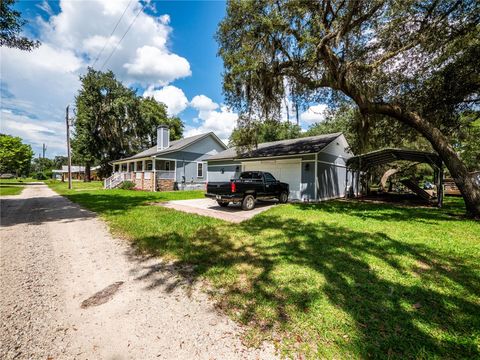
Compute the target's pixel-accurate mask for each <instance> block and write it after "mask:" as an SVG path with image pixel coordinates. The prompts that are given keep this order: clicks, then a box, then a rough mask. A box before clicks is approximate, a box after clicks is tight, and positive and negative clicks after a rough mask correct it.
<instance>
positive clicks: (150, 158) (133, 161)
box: [104, 126, 227, 191]
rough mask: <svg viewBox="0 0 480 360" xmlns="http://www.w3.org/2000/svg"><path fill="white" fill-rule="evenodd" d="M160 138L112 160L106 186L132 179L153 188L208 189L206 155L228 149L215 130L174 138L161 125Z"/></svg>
mask: <svg viewBox="0 0 480 360" xmlns="http://www.w3.org/2000/svg"><path fill="white" fill-rule="evenodd" d="M157 139H158V140H157V145H156V146H153V147H151V148H150V149H147V150H145V151H142V152H140V153H138V154H136V155H133V156H130V157H127V158H124V159H119V160H115V161H112V162H111V165H112V167H113V172H112V176H110V177H109V178H108V179H106V180H105V182H104V185H105V188H107V189H111V188H115V187H117V186H119V185H120V184H121V183H122V182H124V181H126V180H129V181H132V182H134V183H135V185H136V186H135V187H136V188H137V189H141V190H149V191H170V190H189V189H204V188H205V184H206V182H207V169H206V161H205V160H206V158H207V157H209V156H211V155H214V154H217V153H219V152H222V151H224V150H225V149H227V147H226V146H225V144H224V143H223V142H222V141H221V140H220V139H219V138H218V137H217V136H216V135H215V134H214V133H213V132H209V133H206V134H200V135H195V136H190V137H186V138H183V139H180V140H174V141H170V130H169V129H168V127H167V126H160V127H159V128H158V129H157Z"/></svg>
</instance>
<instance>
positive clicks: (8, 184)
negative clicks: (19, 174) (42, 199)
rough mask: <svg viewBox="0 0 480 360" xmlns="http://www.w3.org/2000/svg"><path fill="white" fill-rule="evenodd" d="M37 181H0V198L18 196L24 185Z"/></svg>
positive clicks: (24, 179)
mask: <svg viewBox="0 0 480 360" xmlns="http://www.w3.org/2000/svg"><path fill="white" fill-rule="evenodd" d="M32 181H38V180H35V179H32V178H18V179H1V180H0V196H5V195H19V194H20V193H21V192H22V190H23V189H24V187H25V183H27V182H32Z"/></svg>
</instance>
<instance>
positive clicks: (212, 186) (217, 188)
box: [207, 182, 231, 195]
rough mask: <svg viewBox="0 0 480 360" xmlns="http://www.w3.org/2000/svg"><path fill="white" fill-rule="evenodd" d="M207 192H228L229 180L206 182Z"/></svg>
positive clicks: (224, 193) (223, 193)
mask: <svg viewBox="0 0 480 360" xmlns="http://www.w3.org/2000/svg"><path fill="white" fill-rule="evenodd" d="M207 193H209V194H214V195H216V194H222V195H226V194H230V193H231V191H230V183H229V182H209V183H208V184H207Z"/></svg>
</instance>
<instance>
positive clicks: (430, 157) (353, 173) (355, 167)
mask: <svg viewBox="0 0 480 360" xmlns="http://www.w3.org/2000/svg"><path fill="white" fill-rule="evenodd" d="M399 160H404V161H411V162H416V163H425V164H429V165H430V166H431V167H432V169H433V171H434V178H435V184H436V187H437V206H438V207H442V204H443V162H442V159H441V158H440V156H439V155H438V154H436V153H433V152H427V151H420V150H409V149H390V148H388V149H381V150H376V151H372V152H369V153H366V154H362V155H357V156H353V157H351V158H350V159H348V160H347V179H348V178H349V177H351V178H352V179H355V181H356V186H353V189H355V196H357V197H358V196H360V195H361V192H360V176H361V175H363V174H368V173H369V172H370V171H371V169H372V168H374V167H377V166H380V165H385V164H389V163H393V162H396V161H399ZM405 185H407V187H409V186H408V184H405ZM409 188H410V189H411V190H412V191H414V192H416V193H417V195H419V196H422V193H421V190H422V189H420V188H418V189H415V187H414V186H413V185H412V187H409Z"/></svg>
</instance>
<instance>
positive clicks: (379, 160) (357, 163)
mask: <svg viewBox="0 0 480 360" xmlns="http://www.w3.org/2000/svg"><path fill="white" fill-rule="evenodd" d="M397 160H406V161H415V162H419V163H427V164H430V165H432V166H434V167H436V168H441V167H442V159H441V158H440V156H439V155H438V154H436V153H433V152H428V151H420V150H408V149H389V148H387V149H381V150H376V151H372V152H369V153H366V154H362V155H357V156H353V157H351V158H350V159H348V160H347V167H348V168H349V169H351V170H360V171H366V170H368V169H370V168H372V167H374V166H378V165H383V164H388V163H391V162H394V161H397Z"/></svg>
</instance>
